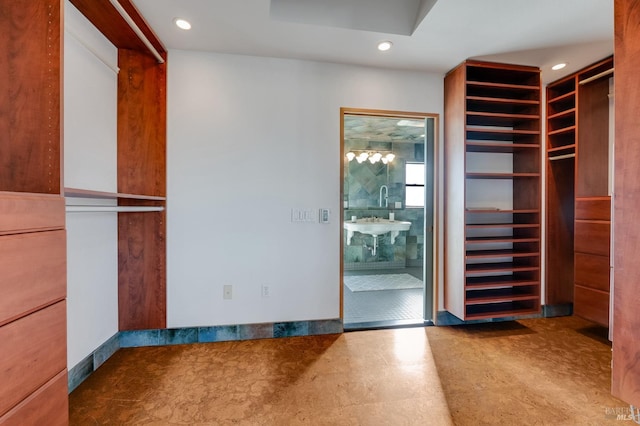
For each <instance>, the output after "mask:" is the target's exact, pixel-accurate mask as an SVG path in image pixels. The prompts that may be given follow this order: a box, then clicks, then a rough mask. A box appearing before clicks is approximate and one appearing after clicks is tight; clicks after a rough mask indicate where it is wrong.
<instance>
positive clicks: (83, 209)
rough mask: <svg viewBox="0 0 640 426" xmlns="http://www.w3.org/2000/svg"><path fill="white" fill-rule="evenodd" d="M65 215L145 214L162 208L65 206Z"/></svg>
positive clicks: (162, 209)
mask: <svg viewBox="0 0 640 426" xmlns="http://www.w3.org/2000/svg"><path fill="white" fill-rule="evenodd" d="M65 211H66V212H67V213H112V212H113V213H145V212H161V211H164V207H162V206H65Z"/></svg>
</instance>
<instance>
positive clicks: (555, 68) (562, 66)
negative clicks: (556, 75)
mask: <svg viewBox="0 0 640 426" xmlns="http://www.w3.org/2000/svg"><path fill="white" fill-rule="evenodd" d="M566 66H567V64H565V63H564V62H561V63H559V64H555V65H554V66H552V67H551V69H552V70H554V71H558V70H561V69H562V68H564V67H566Z"/></svg>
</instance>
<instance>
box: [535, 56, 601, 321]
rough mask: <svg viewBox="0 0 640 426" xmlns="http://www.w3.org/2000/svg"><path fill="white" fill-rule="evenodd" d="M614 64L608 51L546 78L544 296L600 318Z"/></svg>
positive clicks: (584, 313)
mask: <svg viewBox="0 0 640 426" xmlns="http://www.w3.org/2000/svg"><path fill="white" fill-rule="evenodd" d="M612 71H613V59H612V58H606V59H604V60H602V61H599V62H596V63H594V64H592V65H589V66H588V67H585V68H583V69H582V70H580V71H578V72H577V73H575V74H572V75H570V76H568V77H565V78H563V79H561V80H559V81H556V82H553V83H551V84H549V85H548V86H547V275H546V282H547V303H548V304H562V303H573V308H574V313H575V314H576V315H579V316H582V317H584V318H587V319H590V320H592V321H595V322H597V323H599V324H602V325H608V323H609V264H610V262H609V257H610V254H609V251H610V245H611V231H610V228H611V222H610V211H611V200H610V196H609V186H610V181H609V146H610V145H609V96H608V95H609V86H610V83H609V78H610V77H611V75H612ZM604 264H606V265H607V266H606V270H605V269H604V267H603V265H604ZM585 268H586V269H585ZM594 268H595V269H594ZM585 270H591V271H592V272H593V273H594V274H592V275H588V274H585Z"/></svg>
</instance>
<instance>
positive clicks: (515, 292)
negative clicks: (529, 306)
mask: <svg viewBox="0 0 640 426" xmlns="http://www.w3.org/2000/svg"><path fill="white" fill-rule="evenodd" d="M526 289H528V287H513V288H500V289H493V290H482V291H478V292H477V293H478V294H474V293H475V292H474V291H473V290H471V291H467V299H466V301H465V304H466V305H478V304H485V303H499V302H504V301H520V300H534V299H537V298H538V297H539V296H538V294H536V293H535V290H534V291H533V292H532V291H531V290H530V291H526ZM536 289H537V287H536ZM523 290H524V291H523ZM469 293H472V294H469Z"/></svg>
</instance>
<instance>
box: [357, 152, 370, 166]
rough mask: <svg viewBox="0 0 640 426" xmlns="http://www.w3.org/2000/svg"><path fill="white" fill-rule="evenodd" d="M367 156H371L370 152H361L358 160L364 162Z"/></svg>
mask: <svg viewBox="0 0 640 426" xmlns="http://www.w3.org/2000/svg"><path fill="white" fill-rule="evenodd" d="M367 158H369V154H367V153H366V152H361V153H360V155H358V156H357V157H356V160H357V161H358V163H362V162H363V161H365V160H366V159H367Z"/></svg>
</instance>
